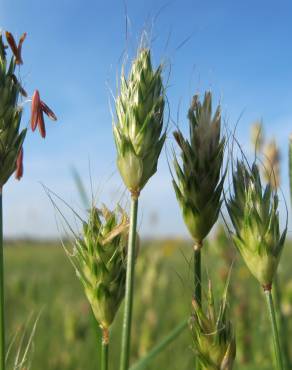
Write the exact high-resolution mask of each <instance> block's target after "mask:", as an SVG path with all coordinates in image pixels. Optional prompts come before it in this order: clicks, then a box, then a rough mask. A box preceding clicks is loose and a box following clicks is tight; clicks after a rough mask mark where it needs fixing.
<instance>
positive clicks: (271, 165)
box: [263, 139, 281, 189]
mask: <svg viewBox="0 0 292 370" xmlns="http://www.w3.org/2000/svg"><path fill="white" fill-rule="evenodd" d="M263 155H264V158H263V159H264V160H263V176H264V178H265V180H266V181H267V182H268V183H270V184H271V186H272V188H273V189H278V188H279V186H280V160H281V157H280V151H279V148H278V145H277V143H276V140H275V139H273V140H271V141H269V142H268V143H267V144H266V145H265V146H264V149H263Z"/></svg>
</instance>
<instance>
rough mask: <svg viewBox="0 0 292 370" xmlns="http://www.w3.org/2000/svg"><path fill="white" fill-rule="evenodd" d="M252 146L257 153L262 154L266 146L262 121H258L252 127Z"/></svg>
mask: <svg viewBox="0 0 292 370" xmlns="http://www.w3.org/2000/svg"><path fill="white" fill-rule="evenodd" d="M251 144H252V147H253V149H254V150H255V152H256V153H259V152H261V150H262V148H263V144H264V132H263V123H262V121H256V122H254V123H253V124H252V126H251Z"/></svg>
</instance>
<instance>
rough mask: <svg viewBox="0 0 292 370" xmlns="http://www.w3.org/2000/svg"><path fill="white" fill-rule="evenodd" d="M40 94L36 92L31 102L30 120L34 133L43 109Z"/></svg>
mask: <svg viewBox="0 0 292 370" xmlns="http://www.w3.org/2000/svg"><path fill="white" fill-rule="evenodd" d="M40 101H41V99H40V93H39V92H38V90H35V92H34V93H33V96H32V100H31V118H30V125H31V129H32V131H34V130H35V129H36V127H37V125H38V121H39V116H40V114H41V107H40Z"/></svg>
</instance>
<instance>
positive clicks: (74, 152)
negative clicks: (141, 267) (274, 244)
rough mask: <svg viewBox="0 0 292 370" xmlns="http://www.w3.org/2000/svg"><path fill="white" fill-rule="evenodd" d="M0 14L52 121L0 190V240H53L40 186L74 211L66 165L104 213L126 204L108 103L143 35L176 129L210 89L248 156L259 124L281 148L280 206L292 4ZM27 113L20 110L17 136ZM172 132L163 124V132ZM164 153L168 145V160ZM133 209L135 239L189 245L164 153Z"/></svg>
mask: <svg viewBox="0 0 292 370" xmlns="http://www.w3.org/2000/svg"><path fill="white" fill-rule="evenodd" d="M0 4H1V11H0V27H1V28H3V29H7V30H9V31H11V32H13V34H15V35H17V37H19V36H20V35H21V34H22V33H23V32H24V31H26V32H27V33H28V36H27V39H26V40H25V44H24V46H23V58H24V63H25V64H24V66H23V67H22V68H21V76H22V80H23V81H24V84H25V87H26V89H27V90H28V92H29V93H30V94H32V92H33V91H34V89H35V88H38V89H39V90H40V93H41V96H42V98H43V100H44V101H45V102H47V103H48V105H50V106H51V107H52V108H53V109H54V111H55V113H56V114H57V116H58V122H57V123H52V122H49V121H48V120H47V138H46V140H42V139H41V138H40V137H39V136H38V135H35V134H32V133H31V132H29V134H28V137H27V140H26V143H25V147H24V150H25V157H24V166H25V176H24V178H23V180H22V181H21V182H16V181H15V180H14V179H13V178H12V179H11V180H10V181H9V182H8V183H7V185H6V186H5V189H4V212H5V220H4V228H5V235H6V236H10V237H12V236H36V237H53V236H56V235H57V233H58V231H57V227H56V223H55V218H54V211H53V207H52V205H51V204H50V201H49V200H48V197H47V195H46V194H45V192H44V190H43V188H42V186H41V183H44V184H45V185H46V186H48V187H49V188H51V189H53V190H54V191H55V192H56V193H57V194H59V195H60V196H61V197H62V198H64V199H66V200H67V201H68V202H69V203H70V204H72V205H73V206H74V207H76V208H77V209H78V210H81V202H80V200H79V198H78V193H77V191H76V188H75V185H74V181H73V179H72V175H71V168H72V166H74V167H76V169H77V170H78V171H79V172H80V174H81V175H82V178H83V180H84V182H85V184H86V185H87V187H88V190H90V176H89V172H91V177H92V182H93V188H94V191H95V193H96V194H98V199H99V200H100V201H102V202H106V203H107V204H109V205H111V206H112V205H113V204H114V203H115V202H116V201H117V200H119V199H120V198H121V196H122V195H123V194H124V192H123V189H124V188H123V185H122V183H121V180H120V178H119V175H118V173H117V170H116V167H115V148H114V143H113V138H112V128H111V124H112V118H111V113H110V105H111V104H112V100H111V93H113V94H114V95H115V94H116V79H117V76H118V75H119V71H120V68H121V63H122V61H123V60H125V55H128V60H129V61H131V59H132V56H133V55H134V54H135V49H136V47H137V45H138V44H139V39H140V36H141V33H142V32H143V30H146V31H147V32H148V34H149V35H150V36H149V38H150V40H151V45H152V49H153V60H154V63H155V64H157V63H159V62H160V61H161V60H162V61H163V62H164V63H165V65H166V69H165V80H167V81H168V82H167V86H168V88H167V91H168V98H169V103H170V114H171V117H172V119H173V120H174V121H175V122H177V123H178V124H179V125H180V127H181V128H182V130H185V129H186V127H187V121H186V118H185V116H186V111H187V107H188V105H189V102H190V99H191V96H192V95H193V94H194V93H195V92H199V93H203V92H204V91H205V89H211V90H212V91H213V93H214V98H215V101H216V102H218V101H219V100H220V102H221V104H222V109H223V116H224V118H225V120H226V122H227V124H228V126H229V127H231V128H232V127H234V125H235V123H236V121H237V120H238V118H239V117H240V116H241V119H240V122H239V127H238V130H237V136H238V138H239V141H240V142H241V143H242V145H243V148H244V149H245V150H246V151H249V150H250V147H249V132H250V124H251V123H252V122H253V121H255V120H256V119H259V118H262V119H263V121H264V124H265V133H266V135H267V137H268V138H271V137H272V136H273V135H275V136H276V138H277V140H278V142H279V145H280V147H281V153H282V158H283V168H282V179H283V190H284V194H285V196H286V198H287V200H288V201H289V196H288V180H287V146H288V136H289V133H290V132H291V131H292V48H291V36H292V23H291V16H292V4H291V2H289V1H278V2H272V1H256V2H255V1H249V0H248V1H220V2H218V1H185V0H180V1H169V2H167V1H154V0H152V1H147V2H145V1H137V0H136V1H133V0H131V1H130V0H128V1H122V0H121V1H120V0H115V1H114V0H107V1H101V0H100V1H81V0H75V1H69V0H51V1H45V2H44V1H36V0H31V1H22V0H0ZM125 9H126V10H125ZM125 13H126V14H127V18H128V27H127V32H126V26H125V24H126V21H125ZM186 39H188V42H186V43H184V45H183V46H181V44H182V43H183V42H184V41H185V40H186ZM168 76H169V77H168ZM29 111H30V104H29V103H27V104H26V106H25V114H24V117H23V125H24V126H25V125H27V124H28V120H29ZM171 128H172V126H171V124H170V132H171ZM172 145H173V140H172V137H171V135H169V138H168V140H167V145H166V149H167V151H169V150H170V149H171V146H172ZM89 167H90V171H89ZM123 202H124V203H126V198H124V201H123ZM140 204H141V217H140V232H141V234H142V235H151V234H155V235H159V236H163V235H178V234H180V235H186V229H185V226H184V224H183V222H182V219H181V215H180V211H179V209H178V206H177V203H176V199H175V196H174V193H173V190H172V187H171V178H170V174H169V171H168V167H167V160H166V153H165V151H164V152H163V153H162V156H161V159H160V163H159V169H158V173H157V174H156V175H155V176H154V177H153V178H152V179H151V181H150V182H149V184H148V185H147V187H146V188H145V190H143V193H142V196H141V202H140ZM282 211H283V213H284V209H283V207H282V208H281V212H282ZM154 213H158V215H157V216H158V224H157V225H156V226H155V227H153V225H152V224H151V221H150V219H151V216H152V215H153V214H154Z"/></svg>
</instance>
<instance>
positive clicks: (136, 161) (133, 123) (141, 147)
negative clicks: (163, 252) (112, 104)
mask: <svg viewBox="0 0 292 370" xmlns="http://www.w3.org/2000/svg"><path fill="white" fill-rule="evenodd" d="M161 74H162V66H161V65H160V66H159V67H158V68H157V69H156V70H154V69H153V67H152V63H151V54H150V50H149V49H147V48H146V49H141V50H139V52H138V56H137V58H136V59H135V60H134V62H133V64H132V68H131V71H130V73H129V77H128V79H127V80H126V78H125V76H124V73H122V76H121V86H120V95H119V96H118V97H117V99H116V119H117V122H116V124H114V126H113V132H114V138H115V144H116V148H117V165H118V168H119V171H120V174H121V176H122V179H123V181H124V183H125V185H126V187H127V188H128V189H129V191H130V192H131V193H132V194H134V195H139V192H140V191H141V190H142V188H143V187H144V186H145V184H146V183H147V181H148V180H149V179H150V177H151V176H152V175H153V174H154V173H155V172H156V170H157V162H158V157H159V155H160V152H161V149H162V146H163V144H164V141H165V137H166V133H165V132H164V133H162V130H163V115H164V104H165V102H164V94H165V92H164V87H163V84H162V77H161Z"/></svg>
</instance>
